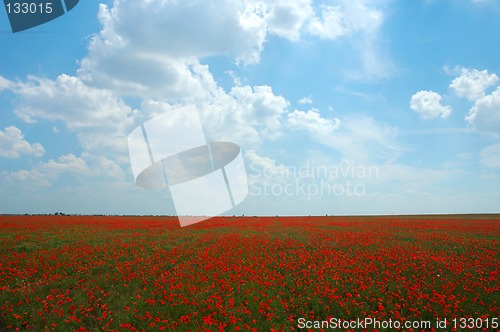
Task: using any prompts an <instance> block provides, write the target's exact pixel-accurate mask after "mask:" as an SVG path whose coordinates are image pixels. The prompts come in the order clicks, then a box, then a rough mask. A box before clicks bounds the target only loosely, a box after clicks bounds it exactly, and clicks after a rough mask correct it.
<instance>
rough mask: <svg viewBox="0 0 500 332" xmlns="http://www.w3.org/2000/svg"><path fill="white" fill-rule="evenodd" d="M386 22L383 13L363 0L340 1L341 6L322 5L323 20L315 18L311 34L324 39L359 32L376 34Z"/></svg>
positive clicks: (310, 29) (310, 25) (311, 26)
mask: <svg viewBox="0 0 500 332" xmlns="http://www.w3.org/2000/svg"><path fill="white" fill-rule="evenodd" d="M383 21H384V14H383V13H382V11H380V10H378V9H376V8H373V7H369V6H367V5H366V4H365V1H363V0H356V1H352V0H351V1H340V5H334V6H331V5H324V4H323V5H321V19H319V18H317V17H314V18H312V19H311V22H310V24H309V32H310V33H311V34H313V35H317V36H319V37H320V38H323V39H336V38H338V37H341V36H344V35H350V34H353V33H357V32H364V33H374V32H376V31H377V30H378V28H379V27H380V26H381V24H382V22H383Z"/></svg>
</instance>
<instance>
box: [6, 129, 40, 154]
mask: <svg viewBox="0 0 500 332" xmlns="http://www.w3.org/2000/svg"><path fill="white" fill-rule="evenodd" d="M44 153H45V149H44V148H43V146H42V145H41V144H40V143H33V144H31V143H29V142H28V141H26V140H25V139H24V134H23V133H22V132H21V130H20V129H19V128H17V127H15V126H10V127H7V128H5V129H4V130H0V157H5V158H12V159H15V158H19V157H21V155H23V154H26V155H34V156H36V157H41V156H42V155H43V154H44Z"/></svg>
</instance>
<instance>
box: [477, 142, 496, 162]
mask: <svg viewBox="0 0 500 332" xmlns="http://www.w3.org/2000/svg"><path fill="white" fill-rule="evenodd" d="M479 156H480V158H481V160H480V161H481V164H482V165H483V166H485V167H488V168H500V144H494V145H490V146H488V147H486V148H484V149H482V150H481V152H479Z"/></svg>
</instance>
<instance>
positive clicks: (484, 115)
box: [465, 86, 500, 137]
mask: <svg viewBox="0 0 500 332" xmlns="http://www.w3.org/2000/svg"><path fill="white" fill-rule="evenodd" d="M465 119H466V120H467V121H468V122H469V123H470V124H472V125H473V126H474V128H476V130H479V131H481V132H484V133H487V134H492V135H495V136H497V137H500V86H499V87H497V89H496V90H495V91H493V92H492V93H491V94H489V95H487V96H484V97H482V98H479V99H478V100H476V102H475V103H474V106H472V108H471V109H470V111H469V114H468V115H467V116H466V117H465Z"/></svg>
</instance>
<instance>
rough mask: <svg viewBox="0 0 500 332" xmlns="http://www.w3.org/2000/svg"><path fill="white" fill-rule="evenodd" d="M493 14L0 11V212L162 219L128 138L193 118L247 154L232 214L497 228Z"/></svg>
mask: <svg viewBox="0 0 500 332" xmlns="http://www.w3.org/2000/svg"><path fill="white" fill-rule="evenodd" d="M499 59H500V2H498V1H496V0H482V1H479V0H475V1H474V0H456V1H455V0H454V1H451V0H449V1H446V0H422V1H395V0H392V1H391V0H375V1H364V0H351V1H347V0H345V1H344V0H340V1H335V0H332V1H325V2H317V1H308V0H296V1H281V0H273V1H259V0H247V1H236V0H219V1H194V0H193V1H181V2H176V1H160V0H149V1H138V0H133V1H132V0H128V1H127V0H121V1H118V0H116V1H107V2H102V1H93V0H85V1H80V3H79V5H78V6H77V7H75V9H73V10H72V11H71V12H69V13H67V14H65V15H63V16H61V17H60V18H58V19H56V20H54V21H51V22H49V23H47V24H44V25H41V26H38V27H35V28H33V29H30V30H26V31H23V32H19V33H15V34H14V33H12V32H11V30H10V26H9V23H8V19H7V14H6V12H5V11H4V10H3V9H1V10H0V195H1V196H0V197H1V200H0V212H1V213H54V212H59V211H60V212H66V213H83V214H86V213H89V214H101V213H103V214H173V213H175V209H174V206H173V203H172V199H171V197H170V196H169V192H168V191H167V190H145V189H142V188H139V187H137V186H136V185H135V183H134V178H133V175H132V171H131V167H130V161H129V154H128V148H127V137H128V135H129V134H130V132H131V131H132V130H133V129H134V128H136V127H137V126H139V125H140V124H141V123H143V122H144V121H147V120H148V119H151V118H153V117H155V116H157V115H159V114H164V113H165V112H168V111H169V110H172V109H174V108H178V107H181V106H185V105H190V104H195V105H196V107H197V109H198V111H199V113H200V117H201V120H202V123H203V126H204V130H205V132H206V134H207V137H208V138H209V139H210V140H213V141H228V142H234V143H237V144H239V145H240V147H241V149H242V154H243V156H244V159H245V165H246V169H247V174H248V178H249V195H248V197H247V198H246V200H245V201H244V202H243V203H241V204H240V205H239V206H237V207H236V208H235V209H234V210H231V211H228V212H227V214H245V215H260V214H270V215H275V214H283V215H290V214H292V215H293V214H300V215H317V214H319V215H324V214H341V215H344V214H345V215H356V214H401V213H409V214H413V213H492V212H500V203H499V202H500V189H499V188H500V79H499V76H500V61H499Z"/></svg>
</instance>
